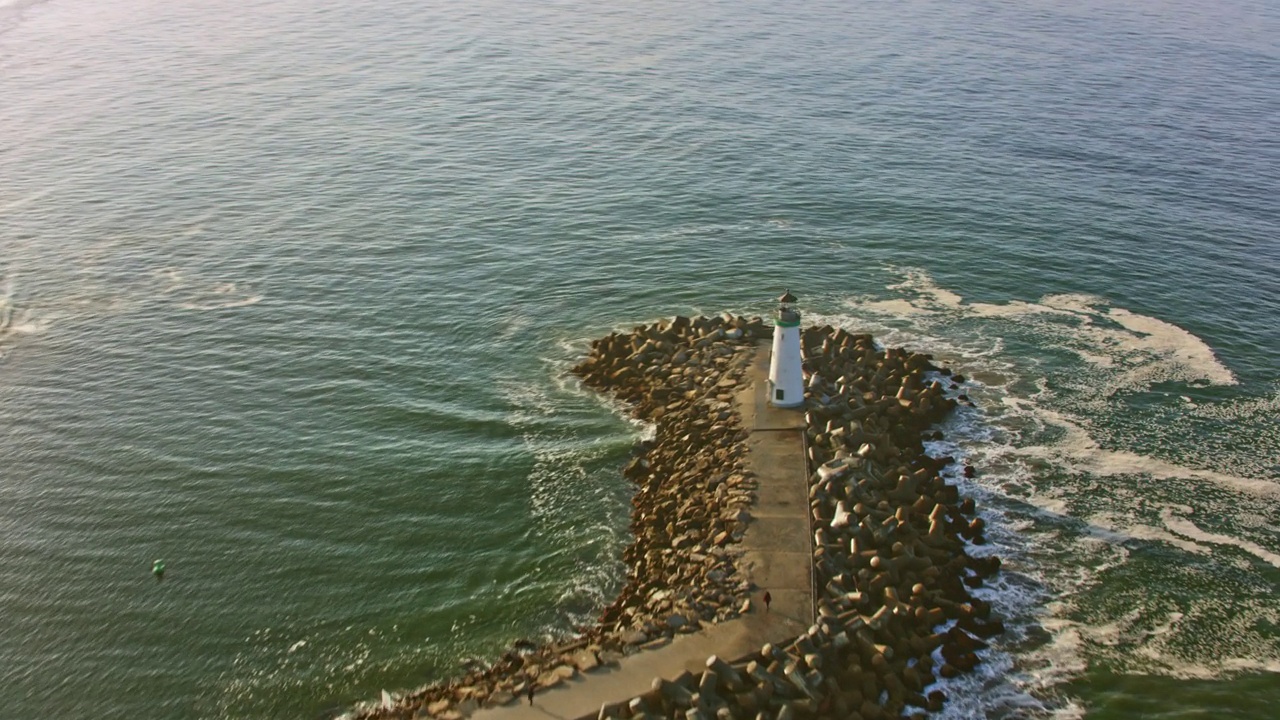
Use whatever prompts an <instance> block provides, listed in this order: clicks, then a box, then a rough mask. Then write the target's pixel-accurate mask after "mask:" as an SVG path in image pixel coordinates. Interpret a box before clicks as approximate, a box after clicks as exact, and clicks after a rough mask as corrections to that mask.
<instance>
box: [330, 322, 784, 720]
mask: <svg viewBox="0 0 1280 720" xmlns="http://www.w3.org/2000/svg"><path fill="white" fill-rule="evenodd" d="M771 334H772V328H771V327H769V326H767V325H765V323H764V321H763V320H761V319H760V318H754V319H751V320H748V319H746V318H743V317H734V316H731V315H724V316H718V317H698V318H693V319H690V318H686V317H676V318H674V319H671V320H666V321H662V322H658V323H655V324H652V325H648V326H640V327H637V328H635V329H634V330H633V331H632V332H629V333H613V334H611V335H608V336H606V337H603V338H600V339H598V340H596V341H594V342H593V343H592V344H591V352H590V354H589V355H588V357H587V358H586V359H585V360H584V361H583V362H582V363H581V364H579V365H578V366H577V367H575V368H574V369H573V372H574V373H575V374H576V375H578V376H579V377H581V378H582V381H583V382H584V383H585V384H586V385H588V386H590V387H593V388H596V389H599V390H602V391H605V392H608V393H610V394H612V395H613V396H614V397H616V398H617V399H619V400H621V401H622V402H624V403H626V404H627V405H628V407H629V409H630V411H631V413H632V414H633V415H634V416H635V417H637V418H639V419H642V420H644V421H646V422H649V423H651V424H653V426H654V439H653V440H652V441H649V442H644V443H641V444H640V445H639V446H638V447H637V448H636V452H635V456H634V457H633V458H632V460H631V461H630V462H629V463H628V464H627V466H626V467H625V469H624V470H623V472H624V474H625V476H626V477H627V478H629V479H630V480H632V481H633V482H634V483H635V484H636V487H637V489H636V494H635V496H634V498H633V501H632V503H633V506H634V509H633V511H632V515H631V518H632V519H631V531H632V535H633V538H634V541H633V543H632V544H631V546H629V547H628V548H627V549H626V551H625V552H624V553H623V557H624V559H625V561H626V562H627V565H628V568H629V572H628V575H627V578H626V582H625V584H624V586H623V588H622V590H621V592H620V593H619V594H618V596H617V598H616V599H615V600H614V602H613V603H612V604H611V605H609V607H607V608H605V609H604V611H603V612H602V614H601V616H600V620H599V622H598V623H597V624H596V625H595V626H594V627H591V628H587V629H584V630H583V632H582V634H581V635H579V636H578V637H577V638H576V639H574V640H573V641H571V642H568V643H563V644H558V645H547V646H535V645H533V644H529V643H521V644H519V645H518V646H517V647H515V648H513V649H512V650H511V651H509V652H507V653H505V654H504V655H503V656H502V657H501V658H500V659H499V660H498V661H497V662H496V663H494V664H493V665H492V666H490V667H487V668H479V669H476V670H474V671H472V672H470V673H468V674H466V675H465V676H464V677H461V678H456V679H454V680H451V681H448V682H444V683H438V684H435V685H431V686H427V687H424V688H420V689H418V690H416V691H414V692H411V693H408V694H406V695H404V696H401V697H399V698H394V699H391V700H390V701H389V702H388V701H387V699H384V702H383V703H382V704H381V705H379V706H377V707H365V708H362V709H360V710H358V711H357V713H356V714H355V715H354V717H355V718H361V719H363V718H428V717H429V718H439V719H440V720H459V719H460V718H463V717H466V716H467V715H468V714H470V713H471V712H473V711H474V710H476V709H477V708H480V707H490V706H494V705H505V704H507V703H510V702H512V701H513V700H514V699H515V698H519V697H523V696H524V695H525V694H526V693H527V692H528V690H529V687H530V685H532V686H533V687H534V689H535V690H543V689H547V688H551V687H555V686H556V685H559V684H560V683H562V682H564V681H566V680H569V679H572V678H573V677H574V676H575V675H576V674H577V673H579V672H589V671H591V670H593V669H595V668H597V667H599V666H601V665H612V664H616V663H617V662H618V660H619V659H621V658H622V657H623V656H624V655H625V654H629V653H634V652H637V651H639V650H642V649H646V648H653V647H658V646H660V645H662V644H665V643H666V642H669V641H670V638H671V637H673V636H674V635H676V634H680V633H690V632H695V631H697V630H699V629H701V628H702V627H704V626H705V625H707V624H708V623H714V622H719V621H721V620H725V619H727V618H730V617H734V616H736V615H738V614H739V613H740V612H742V611H743V609H744V608H745V607H746V603H748V599H747V597H748V593H749V592H750V590H751V587H750V583H749V582H747V581H746V580H745V579H744V578H743V577H742V576H741V575H740V574H739V573H738V571H737V568H736V566H735V562H734V561H735V559H736V557H737V556H736V554H735V553H734V551H733V545H735V544H736V543H738V542H739V541H740V540H741V539H742V533H743V532H744V531H745V529H746V525H747V523H748V522H749V520H750V515H749V514H748V511H747V509H748V508H749V507H750V506H751V503H752V501H753V499H754V487H755V485H754V483H753V481H752V479H751V478H750V477H749V476H748V474H747V473H745V472H744V471H743V463H742V457H743V454H744V453H745V451H746V449H745V444H744V442H743V441H744V440H745V438H746V432H745V431H744V430H743V428H742V424H741V418H740V416H739V415H738V413H737V412H736V411H735V410H734V407H733V398H734V393H735V392H736V390H737V387H738V384H739V383H740V381H741V378H742V374H743V371H744V370H745V368H746V366H747V364H748V363H749V361H750V359H751V354H752V352H754V348H755V346H756V343H757V342H758V341H759V340H760V339H761V338H767V337H770V336H771Z"/></svg>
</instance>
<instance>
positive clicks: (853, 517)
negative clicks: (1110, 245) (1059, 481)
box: [356, 315, 1002, 720]
mask: <svg viewBox="0 0 1280 720" xmlns="http://www.w3.org/2000/svg"><path fill="white" fill-rule="evenodd" d="M771 333H772V328H771V327H769V326H767V325H766V324H765V323H764V322H763V321H762V320H760V319H759V318H754V319H751V320H748V319H745V318H742V317H733V316H728V315H726V316H721V317H710V318H708V317H701V318H696V319H688V318H683V317H677V318H674V319H673V320H669V321H663V322H660V323H656V324H653V325H649V326H642V327H637V328H636V329H635V330H634V331H632V332H630V333H614V334H611V335H609V336H607V337H604V338H601V339H599V340H596V341H595V342H593V343H592V348H591V352H590V354H589V356H588V357H587V358H586V359H585V360H584V361H583V362H582V363H581V364H580V365H578V366H577V367H575V368H574V370H573V372H574V373H575V374H577V375H578V376H579V377H581V378H582V380H583V382H584V383H585V384H586V385H588V386H590V387H593V388H597V389H599V390H602V391H604V392H607V393H610V394H612V395H613V396H614V397H616V398H617V399H618V400H620V401H622V402H624V403H625V404H626V405H627V406H628V408H629V409H630V411H631V412H632V414H633V415H634V416H635V417H637V418H640V419H642V420H644V421H646V422H649V423H652V424H653V425H654V427H655V433H654V438H653V440H651V441H647V442H642V443H640V444H639V445H638V447H637V448H636V453H635V456H634V457H633V459H632V460H631V461H630V462H629V463H628V464H627V465H626V467H625V468H624V470H623V473H624V475H625V476H626V477H627V478H629V479H630V480H631V481H632V482H634V483H635V484H636V488H637V490H636V495H635V497H634V499H633V505H634V510H633V513H632V524H631V530H632V533H633V536H634V542H633V544H632V545H631V546H630V547H628V548H627V550H626V551H625V552H624V560H625V561H626V563H627V565H628V575H627V578H626V580H625V583H624V585H623V588H622V589H621V591H620V592H619V594H618V596H617V598H616V599H615V600H614V602H613V603H611V604H610V605H609V606H608V607H606V608H605V609H604V610H603V611H602V613H601V615H600V618H599V620H598V622H597V623H596V624H595V625H594V626H593V627H591V628H588V629H586V630H584V631H583V632H582V633H581V634H580V635H579V636H578V637H576V638H573V639H571V640H567V641H564V642H561V643H555V644H547V645H541V646H535V645H533V644H530V643H520V644H518V645H517V646H516V647H514V648H512V649H511V650H510V651H508V652H507V653H505V654H504V655H503V656H502V657H501V658H499V659H498V660H497V661H496V662H495V663H493V664H492V665H490V666H489V667H487V668H483V669H476V670H474V671H472V672H469V673H467V674H466V675H465V676H463V677H459V678H456V679H454V680H451V681H447V682H443V683H438V684H435V685H431V686H428V687H425V688H421V689H419V690H416V691H414V692H411V693H408V694H406V695H404V696H401V697H399V698H392V697H390V696H385V695H384V698H383V702H382V703H381V704H379V705H378V706H376V707H367V708H364V709H361V710H359V711H358V713H357V714H356V717H360V718H374V717H378V718H390V717H395V718H428V717H431V718H442V719H444V718H448V719H450V720H457V719H458V718H463V717H466V716H468V715H470V714H472V713H474V712H476V711H477V710H479V709H482V708H498V707H502V706H508V705H512V704H514V703H515V702H517V699H518V698H521V697H525V696H526V695H527V694H528V692H529V690H530V689H532V690H533V691H534V692H535V693H541V692H543V691H546V690H548V689H550V688H555V687H557V686H560V685H562V684H563V683H566V682H568V681H571V680H573V679H574V678H575V677H576V676H579V675H580V674H582V673H594V672H597V671H598V670H599V668H601V667H602V666H615V665H618V664H620V663H621V662H622V661H623V659H624V658H627V657H628V656H632V655H634V654H636V653H640V652H643V651H644V650H646V649H655V648H658V647H661V646H663V645H666V644H667V643H670V642H671V640H672V638H675V637H678V636H681V635H687V634H691V633H697V632H700V631H702V630H705V629H707V628H711V627H715V626H717V625H718V624H720V623H726V622H732V621H733V619H734V618H737V617H739V616H742V615H744V614H758V613H759V612H760V611H761V608H760V605H759V599H760V595H759V593H760V591H761V588H756V587H755V586H753V584H752V582H751V580H750V578H749V573H744V571H743V568H742V567H740V565H741V563H740V561H741V559H742V555H743V553H742V550H741V547H740V543H741V541H742V539H743V536H744V534H745V533H746V532H747V529H748V527H749V526H750V525H751V523H752V516H751V508H752V507H753V502H754V500H755V495H756V490H757V487H756V483H755V478H754V477H753V476H752V473H751V472H750V470H749V469H748V464H747V463H745V462H744V456H745V454H746V453H747V445H746V442H745V440H746V438H747V437H748V432H747V430H746V429H745V428H744V427H743V426H742V418H741V415H740V414H739V412H738V409H737V407H736V405H735V402H734V401H735V395H736V394H737V392H738V389H739V385H740V383H741V382H742V376H743V372H744V370H745V369H746V367H747V366H748V364H749V363H750V361H751V358H752V357H753V356H754V354H755V353H756V349H757V345H758V344H759V342H760V341H761V340H762V339H765V338H768V337H769V336H770V335H771ZM802 342H803V346H804V356H805V375H806V380H807V386H808V389H807V392H806V411H805V415H804V419H805V431H804V432H805V437H806V438H807V444H806V448H807V450H806V453H807V455H808V459H807V461H808V468H807V471H808V472H809V474H810V476H811V479H810V483H809V514H810V525H809V531H810V532H811V533H812V538H811V540H812V542H811V544H809V543H806V544H808V545H809V547H810V548H811V549H812V553H813V567H812V578H813V585H814V588H813V593H812V600H813V606H814V607H813V614H812V616H811V617H816V623H815V624H813V625H812V626H811V627H809V629H808V630H807V632H806V631H800V632H798V633H797V634H796V635H795V636H794V637H791V638H790V639H789V640H787V641H785V642H781V643H765V644H764V645H763V646H761V647H760V648H759V649H758V650H752V651H750V652H747V653H746V654H745V655H743V654H741V653H738V654H737V655H730V656H728V657H729V659H728V660H727V661H726V660H724V659H721V657H719V656H718V655H713V656H711V657H710V658H708V659H707V661H706V663H705V669H703V670H702V671H701V672H697V673H692V672H688V671H685V672H684V673H682V674H680V675H677V676H673V677H666V678H662V679H654V680H653V682H652V684H651V685H648V683H646V685H648V687H649V689H648V690H647V691H645V692H641V693H639V694H636V695H634V696H631V697H609V698H605V699H604V702H603V707H600V706H599V705H597V706H596V707H599V711H598V716H599V717H616V718H659V717H663V718H667V717H680V718H686V719H692V718H711V717H716V718H755V717H764V718H792V717H796V718H808V717H814V718H816V717H839V718H865V719H867V720H874V719H876V718H885V717H897V716H900V715H902V714H903V713H904V712H906V711H908V710H909V709H911V708H914V709H915V711H916V712H920V713H923V711H924V710H936V709H939V708H940V707H941V705H942V703H943V702H944V700H945V698H944V697H943V695H942V693H940V692H939V691H937V690H933V691H930V690H929V687H930V685H931V684H932V683H933V682H934V681H935V679H936V677H937V676H938V675H941V676H943V677H947V676H951V675H953V674H956V673H959V672H962V671H964V670H968V669H971V668H972V667H973V666H974V665H976V664H977V662H978V661H979V660H978V656H977V654H976V652H977V651H978V650H980V649H981V648H983V647H985V645H984V643H983V641H982V640H981V639H980V638H982V637H989V636H991V635H994V634H996V633H998V632H1000V631H1001V630H1002V627H1001V625H1000V621H999V620H998V619H996V618H992V617H991V610H990V607H989V606H988V605H987V604H986V603H983V602H981V601H980V600H976V599H974V598H972V597H971V596H970V595H969V593H968V588H971V587H977V586H979V585H980V584H981V583H982V579H983V578H985V577H988V576H990V574H991V573H994V572H996V571H997V570H998V568H999V561H998V560H995V559H994V558H990V559H976V558H972V557H970V556H969V555H968V554H967V553H966V551H965V548H966V545H965V540H969V541H972V542H981V535H982V530H983V528H982V523H981V520H980V519H977V518H973V517H972V516H973V511H974V508H973V504H972V502H971V501H961V499H960V498H959V495H958V492H957V491H956V488H955V487H954V486H952V485H948V484H947V483H946V482H945V481H944V480H943V479H942V477H941V475H940V474H939V471H940V470H941V469H942V468H944V467H945V466H946V465H948V464H949V463H950V459H949V458H942V459H934V458H930V457H929V456H928V455H926V454H925V452H924V447H923V443H922V437H923V433H926V432H928V431H929V428H930V427H931V426H932V425H933V424H934V423H936V422H937V421H938V420H939V419H941V418H942V417H943V416H944V415H945V414H946V413H947V412H949V411H950V410H951V408H952V407H953V406H954V404H955V401H954V400H952V399H950V398H948V397H947V396H946V394H945V391H946V388H945V387H944V383H946V382H947V378H946V375H947V374H949V373H948V372H947V371H946V370H938V369H936V368H934V367H933V366H932V365H931V364H930V362H929V358H928V356H925V355H919V354H911V353H907V352H905V351H903V350H897V349H889V350H879V349H877V348H876V347H875V345H874V342H873V341H872V338H871V337H870V336H869V335H852V334H849V333H846V332H844V331H843V330H835V329H832V328H829V327H822V328H809V329H807V330H805V331H804V332H803V333H802ZM806 622H807V620H806ZM943 628H945V631H944V630H943ZM717 652H723V651H719V650H718V651H717ZM590 716H591V717H595V716H597V713H596V712H592V713H591V715H590Z"/></svg>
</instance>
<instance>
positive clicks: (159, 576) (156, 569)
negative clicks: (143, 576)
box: [151, 560, 164, 580]
mask: <svg viewBox="0 0 1280 720" xmlns="http://www.w3.org/2000/svg"><path fill="white" fill-rule="evenodd" d="M151 574H152V575H155V576H156V580H163V579H164V561H163V560H157V561H156V562H155V564H154V565H152V566H151Z"/></svg>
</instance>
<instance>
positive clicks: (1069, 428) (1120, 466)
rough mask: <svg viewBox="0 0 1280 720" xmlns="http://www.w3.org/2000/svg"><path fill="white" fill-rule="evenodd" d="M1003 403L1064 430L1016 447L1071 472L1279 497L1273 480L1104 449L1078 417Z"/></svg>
mask: <svg viewBox="0 0 1280 720" xmlns="http://www.w3.org/2000/svg"><path fill="white" fill-rule="evenodd" d="M1004 403H1005V405H1006V406H1008V407H1010V408H1013V409H1016V410H1018V411H1021V412H1022V413H1024V414H1028V415H1031V416H1034V417H1035V418H1036V419H1037V420H1039V421H1041V422H1043V423H1046V424H1049V425H1052V426H1054V427H1056V428H1059V429H1060V430H1063V431H1065V434H1064V436H1063V438H1062V439H1061V440H1059V441H1057V442H1055V443H1054V444H1053V445H1033V446H1027V447H1020V448H1017V449H1016V452H1017V453H1019V454H1022V455H1026V456H1028V457H1034V458H1039V459H1041V460H1044V461H1047V462H1051V463H1055V464H1060V465H1062V466H1064V467H1066V468H1067V469H1069V470H1072V471H1074V472H1087V473H1091V474H1093V475H1097V476H1101V477H1112V476H1116V475H1147V476H1149V477H1150V478H1151V479H1153V480H1169V479H1194V480H1201V481H1204V482H1209V483H1212V484H1215V485H1220V486H1222V487H1226V488H1230V489H1232V490H1237V491H1240V492H1246V493H1249V494H1251V495H1255V496H1258V497H1265V498H1280V484H1277V483H1275V482H1272V481H1269V480H1263V479H1256V478H1246V477H1241V476H1238V475H1230V474H1228V473H1221V472H1217V471H1214V470H1204V469H1200V468H1191V467H1186V466H1183V465H1178V464H1176V463H1171V462H1168V461H1166V460H1161V459H1159V458H1153V457H1150V456H1147V455H1140V454H1138V453H1135V452H1130V451H1127V450H1106V449H1104V448H1102V447H1101V446H1100V445H1099V444H1098V442H1097V441H1096V440H1094V439H1093V438H1092V437H1091V436H1090V435H1089V433H1088V432H1087V431H1086V430H1085V429H1084V428H1083V427H1082V426H1081V424H1080V423H1079V421H1077V420H1075V419H1074V418H1071V417H1069V416H1067V415H1066V414H1064V413H1060V412H1057V411H1054V410H1049V409H1047V408H1044V407H1041V406H1039V405H1033V404H1032V403H1030V402H1028V401H1025V400H1019V399H1017V398H1013V397H1006V398H1004Z"/></svg>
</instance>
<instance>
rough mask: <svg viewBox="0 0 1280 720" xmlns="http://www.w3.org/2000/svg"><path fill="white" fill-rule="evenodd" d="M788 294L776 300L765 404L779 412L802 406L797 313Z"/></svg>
mask: <svg viewBox="0 0 1280 720" xmlns="http://www.w3.org/2000/svg"><path fill="white" fill-rule="evenodd" d="M795 302H796V297H795V295H792V294H791V292H790V291H788V292H786V293H784V294H783V296H782V297H780V298H778V315H777V319H776V320H775V322H774V328H773V353H772V356H771V357H770V359H769V404H771V405H773V406H774V407H780V408H794V407H801V406H802V405H804V372H803V369H802V368H801V360H802V359H801V357H800V313H799V311H797V310H796V309H795V308H794V307H792V306H793V305H794V304H795Z"/></svg>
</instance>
